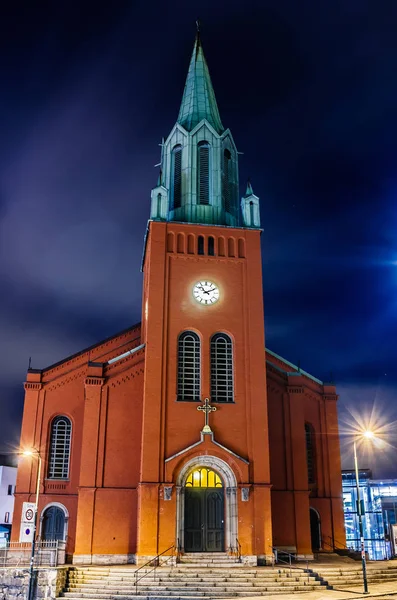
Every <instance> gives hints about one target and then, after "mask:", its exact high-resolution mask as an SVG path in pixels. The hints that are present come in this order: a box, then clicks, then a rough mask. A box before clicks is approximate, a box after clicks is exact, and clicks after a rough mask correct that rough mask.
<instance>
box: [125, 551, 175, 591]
mask: <svg viewBox="0 0 397 600" xmlns="http://www.w3.org/2000/svg"><path fill="white" fill-rule="evenodd" d="M170 550H172V553H171V556H169V557H168V558H167V560H165V561H164V563H163V564H164V565H165V564H166V563H167V562H168V561H169V560H170V558H171V559H173V558H174V551H175V544H172V546H170V547H169V548H167V549H166V550H163V552H160V554H157V556H155V557H154V558H152V559H151V560H148V561H147V562H145V564H143V565H142V566H141V567H139V569H137V570H136V571H135V573H134V578H135V584H134V585H135V594H138V581H140V580H141V579H143V578H144V577H146V576H147V575H149V574H150V573H152V572H153V571H154V578H156V569H157V567H159V566H160V556H163V554H165V553H166V552H169V551H170ZM153 563H154V564H153ZM149 565H150V566H152V567H153V568H152V569H150V571H147V572H146V573H143V575H141V576H140V577H138V573H139V571H140V570H141V569H144V568H145V567H147V566H149Z"/></svg>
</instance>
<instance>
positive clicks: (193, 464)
mask: <svg viewBox="0 0 397 600" xmlns="http://www.w3.org/2000/svg"><path fill="white" fill-rule="evenodd" d="M195 472H199V474H198V475H194V473H195ZM209 472H211V473H213V475H212V474H209V476H208V473H209ZM190 477H191V478H190ZM194 477H195V478H196V479H194ZM205 477H207V479H206V480H205ZM195 481H196V482H197V484H200V485H196V486H195V485H194V482H195ZM176 483H177V486H176V491H177V519H176V520H177V524H176V537H177V540H178V544H179V547H180V549H181V550H182V551H183V552H199V551H200V550H199V546H200V544H201V545H202V546H203V548H204V549H203V550H202V551H203V552H219V551H222V550H229V549H230V548H233V549H235V548H236V547H237V537H238V535H237V523H238V518H237V481H236V477H235V475H234V473H233V471H232V469H231V468H230V466H229V465H228V464H227V463H226V462H225V461H223V460H221V459H220V458H217V457H215V456H208V455H205V456H197V457H195V458H192V459H191V460H190V461H188V463H186V464H185V465H184V467H183V468H182V469H181V471H180V473H179V475H178V478H177V481H176ZM201 484H204V485H201ZM208 484H210V485H208ZM210 486H213V487H210ZM195 490H198V492H199V493H198V494H197V495H195V493H194V492H195ZM200 492H201V493H202V495H201V497H200ZM199 497H200V499H198V498H199ZM193 504H194V505H195V506H193ZM203 505H204V507H203ZM195 514H198V515H199V517H200V519H201V520H200V523H199V519H198V518H196V519H195V517H194V515H195ZM192 515H193V516H192ZM203 516H204V517H205V520H204V521H203V520H202V517H203ZM194 519H195V520H194ZM222 519H223V523H221V522H220V521H222ZM202 524H204V530H205V531H206V533H205V534H202V533H201V531H202V528H201V525H202ZM198 525H199V526H200V532H199V528H198ZM218 525H220V526H219V527H218ZM202 540H204V541H202Z"/></svg>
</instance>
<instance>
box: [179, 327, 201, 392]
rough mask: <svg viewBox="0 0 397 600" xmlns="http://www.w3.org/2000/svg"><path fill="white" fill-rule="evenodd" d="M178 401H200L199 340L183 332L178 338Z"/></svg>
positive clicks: (190, 333) (187, 332)
mask: <svg viewBox="0 0 397 600" xmlns="http://www.w3.org/2000/svg"><path fill="white" fill-rule="evenodd" d="M177 396H178V400H185V401H190V402H199V401H200V338H199V336H198V335H197V333H194V331H183V332H182V333H181V334H180V336H179V338H178V393H177Z"/></svg>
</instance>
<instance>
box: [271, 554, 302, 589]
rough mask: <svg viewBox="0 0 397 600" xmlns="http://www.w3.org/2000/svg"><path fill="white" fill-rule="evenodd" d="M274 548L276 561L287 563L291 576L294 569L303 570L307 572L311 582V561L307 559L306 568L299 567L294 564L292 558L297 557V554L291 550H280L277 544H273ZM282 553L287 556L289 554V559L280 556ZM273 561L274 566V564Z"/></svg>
mask: <svg viewBox="0 0 397 600" xmlns="http://www.w3.org/2000/svg"><path fill="white" fill-rule="evenodd" d="M272 550H273V556H274V563H277V564H278V563H285V564H286V565H288V566H289V576H290V577H292V569H297V570H298V571H303V572H304V573H307V581H308V582H309V580H310V570H309V561H308V560H306V569H305V568H304V567H297V566H296V565H293V564H292V559H294V560H295V559H296V555H295V554H291V553H290V552H287V551H286V550H280V548H277V547H276V546H272ZM280 554H284V555H286V556H288V561H287V560H283V559H282V558H280V556H279V555H280ZM274 563H273V566H274Z"/></svg>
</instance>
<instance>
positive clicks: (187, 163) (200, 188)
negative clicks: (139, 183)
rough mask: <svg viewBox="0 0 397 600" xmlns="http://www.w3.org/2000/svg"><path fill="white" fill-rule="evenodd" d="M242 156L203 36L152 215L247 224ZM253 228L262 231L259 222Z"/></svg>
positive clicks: (168, 142)
mask: <svg viewBox="0 0 397 600" xmlns="http://www.w3.org/2000/svg"><path fill="white" fill-rule="evenodd" d="M238 187H239V181H238V152H237V148H236V145H235V143H234V140H233V137H232V134H231V132H230V130H229V129H225V128H224V127H223V125H222V121H221V118H220V115H219V110H218V105H217V103H216V99H215V92H214V89H213V87H212V82H211V78H210V74H209V70H208V66H207V62H206V60H205V57H204V53H203V48H202V45H201V40H200V33H199V32H197V36H196V40H195V44H194V48H193V54H192V57H191V60H190V65H189V71H188V74H187V78H186V84H185V90H184V93H183V98H182V103H181V107H180V109H179V115H178V119H177V122H176V123H175V125H174V127H173V129H172V131H171V133H170V135H169V136H168V138H167V140H166V141H165V143H164V144H163V151H162V156H161V171H160V177H159V180H158V182H157V186H156V187H155V188H154V189H153V190H152V205H151V214H150V217H151V219H153V220H166V221H177V222H187V223H200V224H205V225H210V224H211V225H226V226H239V225H241V224H243V225H246V223H245V221H242V218H241V217H242V215H241V211H240V207H239V202H238ZM251 226H254V227H260V223H259V220H258V219H257V220H256V221H255V223H254V224H252V225H251Z"/></svg>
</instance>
